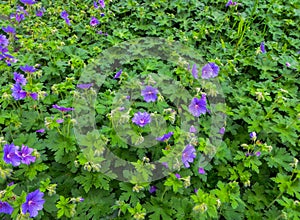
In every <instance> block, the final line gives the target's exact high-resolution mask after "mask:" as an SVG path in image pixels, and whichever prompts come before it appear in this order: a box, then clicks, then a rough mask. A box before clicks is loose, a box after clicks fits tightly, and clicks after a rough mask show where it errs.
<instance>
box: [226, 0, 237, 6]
mask: <svg viewBox="0 0 300 220" xmlns="http://www.w3.org/2000/svg"><path fill="white" fill-rule="evenodd" d="M236 4H237V3H236V2H232V0H229V1H228V2H227V4H226V5H225V7H228V6H231V5H236Z"/></svg>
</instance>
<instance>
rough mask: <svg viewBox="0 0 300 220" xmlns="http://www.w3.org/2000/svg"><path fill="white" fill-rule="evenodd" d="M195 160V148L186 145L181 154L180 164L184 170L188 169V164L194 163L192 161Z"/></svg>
mask: <svg viewBox="0 0 300 220" xmlns="http://www.w3.org/2000/svg"><path fill="white" fill-rule="evenodd" d="M195 158H196V150H195V148H194V147H193V146H192V145H190V144H188V145H187V146H186V147H185V149H184V150H183V152H182V158H181V159H182V163H183V164H184V166H185V167H186V168H189V167H190V164H189V163H192V162H194V159H195Z"/></svg>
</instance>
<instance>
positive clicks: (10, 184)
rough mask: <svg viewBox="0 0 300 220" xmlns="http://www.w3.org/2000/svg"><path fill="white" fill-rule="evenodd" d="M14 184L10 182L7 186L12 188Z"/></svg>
mask: <svg viewBox="0 0 300 220" xmlns="http://www.w3.org/2000/svg"><path fill="white" fill-rule="evenodd" d="M14 184H15V183H14V182H10V183H9V184H7V186H12V185H14Z"/></svg>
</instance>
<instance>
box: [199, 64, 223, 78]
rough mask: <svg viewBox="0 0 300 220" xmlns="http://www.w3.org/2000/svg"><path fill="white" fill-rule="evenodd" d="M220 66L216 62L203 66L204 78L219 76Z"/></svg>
mask: <svg viewBox="0 0 300 220" xmlns="http://www.w3.org/2000/svg"><path fill="white" fill-rule="evenodd" d="M219 70H220V68H219V67H218V65H217V64H215V63H208V64H206V65H205V66H204V67H203V68H202V75H201V77H202V79H210V78H214V77H217V76H218V74H219Z"/></svg>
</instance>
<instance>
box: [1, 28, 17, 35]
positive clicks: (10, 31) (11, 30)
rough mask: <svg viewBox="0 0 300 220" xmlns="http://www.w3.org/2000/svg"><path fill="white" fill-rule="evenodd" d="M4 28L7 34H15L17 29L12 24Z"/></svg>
mask: <svg viewBox="0 0 300 220" xmlns="http://www.w3.org/2000/svg"><path fill="white" fill-rule="evenodd" d="M2 30H3V31H4V32H5V33H7V34H15V33H16V29H15V28H13V27H12V26H7V27H2Z"/></svg>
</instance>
